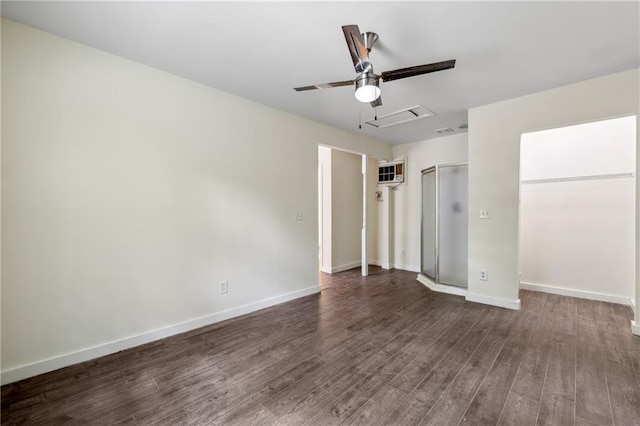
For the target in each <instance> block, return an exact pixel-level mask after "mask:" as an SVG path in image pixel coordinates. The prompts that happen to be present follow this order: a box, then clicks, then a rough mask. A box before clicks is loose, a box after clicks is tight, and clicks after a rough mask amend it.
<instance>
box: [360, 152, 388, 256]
mask: <svg viewBox="0 0 640 426" xmlns="http://www.w3.org/2000/svg"><path fill="white" fill-rule="evenodd" d="M360 168H362V163H361V164H360ZM377 185H378V160H377V159H375V158H373V157H368V163H367V256H368V258H369V264H370V265H378V266H382V264H383V259H384V254H383V252H382V250H383V246H384V244H385V241H386V240H383V237H384V232H383V228H382V227H381V225H382V224H381V222H380V220H381V219H380V216H381V214H382V210H381V202H379V201H376V191H378V190H379V189H380V188H378V187H377ZM360 198H362V194H361V196H360ZM360 263H362V259H360Z"/></svg>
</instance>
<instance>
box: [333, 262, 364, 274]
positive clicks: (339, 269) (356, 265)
mask: <svg viewBox="0 0 640 426" xmlns="http://www.w3.org/2000/svg"><path fill="white" fill-rule="evenodd" d="M360 266H362V262H360V261H357V262H351V263H346V264H344V265H340V266H334V267H332V268H331V273H332V274H335V273H337V272H343V271H348V270H349V269H353V268H359V267H360Z"/></svg>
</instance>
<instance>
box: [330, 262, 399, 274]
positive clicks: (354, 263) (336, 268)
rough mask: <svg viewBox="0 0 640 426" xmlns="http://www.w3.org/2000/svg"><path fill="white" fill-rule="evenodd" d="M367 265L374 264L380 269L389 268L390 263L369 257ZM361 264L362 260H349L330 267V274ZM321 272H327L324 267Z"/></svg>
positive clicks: (357, 266)
mask: <svg viewBox="0 0 640 426" xmlns="http://www.w3.org/2000/svg"><path fill="white" fill-rule="evenodd" d="M368 262H369V265H374V266H380V267H381V268H382V269H391V267H390V265H389V264H388V263H387V264H384V263H382V262H380V261H379V260H376V259H370V260H369V261H368ZM361 266H362V262H361V261H358V262H351V263H347V264H345V265H340V266H336V267H335V268H331V272H329V273H330V274H335V273H338V272H343V271H348V270H349V269H353V268H359V267H361ZM322 272H327V271H325V270H324V269H322Z"/></svg>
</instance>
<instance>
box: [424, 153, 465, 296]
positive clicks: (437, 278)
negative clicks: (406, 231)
mask: <svg viewBox="0 0 640 426" xmlns="http://www.w3.org/2000/svg"><path fill="white" fill-rule="evenodd" d="M467 167H468V164H467V163H449V164H439V165H435V166H432V167H429V168H426V169H424V170H422V171H421V186H422V188H421V190H422V199H421V227H420V240H421V241H420V245H421V265H420V273H421V274H422V275H424V276H425V277H427V278H429V279H430V280H431V281H433V282H434V283H435V284H443V285H449V286H455V287H461V288H466V287H467V267H468V265H467V259H468V253H467V242H468V241H467V240H468V232H467V231H468V228H467V226H468V187H467V185H468V169H467ZM461 168H464V181H463V180H462V179H461V178H460V177H457V179H458V182H457V184H458V187H454V188H451V189H453V190H452V191H448V192H445V194H444V197H445V199H446V200H445V202H446V204H447V205H446V207H447V210H446V211H447V212H449V211H450V210H451V211H452V212H454V213H453V216H456V217H453V216H452V215H451V214H449V215H448V216H447V217H446V218H444V220H443V217H442V213H443V204H442V193H441V188H442V182H443V181H442V177H441V173H442V172H443V171H445V176H446V175H447V174H449V177H450V176H451V174H450V172H451V171H453V172H454V174H455V173H457V172H459V171H460V170H461ZM425 175H426V176H425ZM446 180H451V179H450V178H447V179H446ZM426 181H428V185H427V184H425V182H426ZM454 183H455V182H454ZM451 193H455V194H453V195H455V196H457V198H458V199H459V201H455V200H451V199H448V198H447V197H449V198H450V196H451V195H452V194H451ZM449 207H451V209H449ZM425 222H426V223H425ZM442 222H444V225H445V229H442V226H441V225H442ZM462 228H463V229H462ZM443 233H445V234H448V235H447V236H449V237H450V235H451V234H452V233H453V234H455V235H454V237H455V238H456V239H457V242H455V241H454V242H453V243H452V242H451V238H448V239H447V240H445V241H446V242H444V244H443V240H442V236H443ZM443 246H444V248H445V251H446V253H445V256H446V258H445V260H444V263H445V264H446V267H448V268H449V271H447V273H445V274H444V276H443V274H441V262H442V260H443V259H442V258H441V248H442V247H443ZM452 255H453V256H458V257H457V258H456V259H455V260H454V261H453V262H452V260H451V256H452ZM452 267H454V268H455V273H453V274H452V273H451V268H452Z"/></svg>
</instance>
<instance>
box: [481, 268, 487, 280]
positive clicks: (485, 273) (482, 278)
mask: <svg viewBox="0 0 640 426" xmlns="http://www.w3.org/2000/svg"><path fill="white" fill-rule="evenodd" d="M488 279H489V274H487V270H486V269H480V281H487V280H488Z"/></svg>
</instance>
